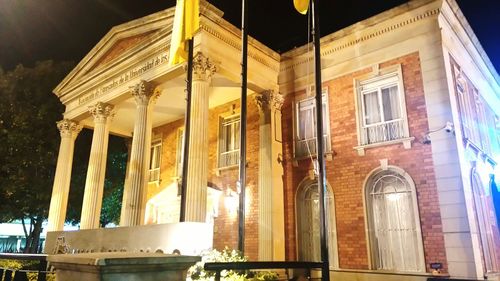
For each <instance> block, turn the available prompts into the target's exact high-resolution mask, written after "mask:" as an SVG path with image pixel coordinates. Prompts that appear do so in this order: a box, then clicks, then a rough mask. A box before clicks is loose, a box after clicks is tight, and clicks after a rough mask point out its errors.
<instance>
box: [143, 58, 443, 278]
mask: <svg viewBox="0 0 500 281" xmlns="http://www.w3.org/2000/svg"><path fill="white" fill-rule="evenodd" d="M396 64H400V65H401V67H402V73H403V83H404V90H405V97H406V109H407V116H408V123H409V130H410V136H414V137H416V138H417V139H418V138H420V137H421V136H422V135H424V134H425V133H426V132H427V131H428V125H427V124H428V123H427V114H426V108H425V99H424V92H423V83H422V75H421V69H420V60H419V55H418V53H413V54H409V55H406V56H403V57H400V58H396V59H393V60H390V61H387V62H384V63H382V64H380V66H379V67H380V69H383V68H385V67H388V66H393V65H396ZM370 71H371V68H366V69H363V70H359V71H356V72H353V73H350V74H347V75H344V76H342V77H339V78H335V79H333V80H330V81H327V82H325V83H324V87H328V95H329V99H328V100H329V109H330V130H331V131H330V134H331V136H332V137H331V144H332V148H333V150H334V156H333V160H331V161H327V162H326V166H327V180H328V182H329V184H330V185H331V187H332V189H333V193H334V200H335V214H336V228H337V243H338V251H339V253H338V256H339V266H340V268H345V269H369V257H368V256H369V253H368V246H367V237H366V230H365V229H366V223H365V214H366V212H365V208H364V205H363V194H364V190H363V183H364V181H365V179H366V178H367V176H368V175H369V173H370V172H371V171H372V170H373V169H375V168H377V167H379V166H380V161H379V160H380V159H388V163H389V165H393V166H397V167H400V168H402V169H403V170H405V171H406V172H407V173H408V174H409V175H410V176H411V178H412V179H413V181H414V183H415V186H416V191H417V200H418V210H419V215H420V224H421V229H422V240H423V248H424V255H425V263H426V265H427V271H430V270H429V268H428V264H429V263H430V262H441V263H443V265H444V269H445V270H444V272H446V268H447V265H446V256H445V248H444V239H443V234H442V225H441V216H440V211H439V203H438V193H437V189H436V181H435V175H434V167H433V160H432V154H431V146H429V145H424V144H422V143H421V142H419V141H414V142H413V143H412V146H411V149H405V148H404V147H403V145H402V144H393V145H386V146H380V147H376V148H370V149H366V154H365V156H358V154H357V152H356V150H354V149H353V147H355V146H357V145H358V139H357V129H356V108H355V93H354V86H353V80H354V79H356V78H358V77H360V76H363V75H365V74H367V73H369V72H370ZM304 95H305V93H304V92H298V93H295V95H288V96H286V98H285V103H284V105H283V111H282V114H283V116H282V128H283V154H284V176H283V180H284V198H285V202H284V204H285V239H286V249H285V251H286V259H287V260H295V259H297V255H296V252H297V249H296V245H297V238H296V218H295V216H296V214H295V196H296V191H297V187H298V185H299V183H300V182H301V181H302V180H303V179H304V178H305V177H306V176H307V175H308V174H309V170H310V169H311V167H312V166H311V163H310V160H308V159H305V160H299V161H298V166H294V165H293V160H294V159H293V124H294V122H293V104H294V102H295V100H298V99H300V98H301V97H303V96H304ZM232 110H239V102H238V101H234V102H230V103H227V104H224V105H221V106H218V107H216V108H213V109H211V110H210V116H209V152H208V153H209V176H208V182H209V186H212V187H216V188H219V189H221V190H223V191H225V190H226V189H227V188H231V189H233V190H234V188H235V185H236V181H237V180H238V168H237V167H234V168H230V169H225V170H221V171H220V173H219V175H218V174H217V153H218V152H217V151H218V148H217V146H218V126H219V121H218V120H219V116H220V115H221V114H224V113H227V112H230V111H232ZM247 122H248V123H247V149H248V150H247V156H248V159H247V161H248V163H247V197H248V200H249V204H248V205H247V210H246V212H247V216H246V225H245V227H246V233H245V234H246V238H245V254H246V255H247V256H249V257H250V259H251V260H257V258H258V194H257V191H258V186H257V185H258V164H259V162H258V157H259V137H258V136H259V114H258V108H257V106H256V105H255V104H254V103H253V102H249V103H248V119H247ZM183 123H184V121H183V120H178V121H175V122H172V123H169V124H166V125H163V126H160V127H157V128H155V129H154V134H161V136H162V150H163V151H162V155H163V157H162V162H161V179H162V184H161V185H160V186H162V187H164V186H166V185H167V184H166V183H168V182H170V181H171V177H174V176H175V173H176V170H175V165H176V164H175V161H176V153H177V152H176V149H177V135H178V129H179V128H181V127H182V126H183ZM164 183H165V184H164ZM157 192H159V190H158V189H156V190H155V188H154V187H150V192H149V193H148V195H149V196H148V197H151V196H153V195H154V194H156V193H157ZM237 225H238V221H237V215H236V214H230V213H229V212H228V211H227V210H226V209H225V207H224V200H223V199H221V201H220V204H219V216H218V217H217V218H216V219H215V225H214V247H215V248H217V249H223V248H224V247H225V246H228V247H230V248H237V236H238V228H237Z"/></svg>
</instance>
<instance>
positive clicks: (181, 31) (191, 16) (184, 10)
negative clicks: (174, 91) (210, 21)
mask: <svg viewBox="0 0 500 281" xmlns="http://www.w3.org/2000/svg"><path fill="white" fill-rule="evenodd" d="M198 28H200V0H177V5H176V6H175V16H174V26H173V29H172V37H171V41H170V54H169V64H170V65H174V64H177V63H181V62H184V61H186V60H187V54H188V46H187V44H186V43H187V40H189V39H192V38H193V35H194V33H195V32H196V31H197V30H198Z"/></svg>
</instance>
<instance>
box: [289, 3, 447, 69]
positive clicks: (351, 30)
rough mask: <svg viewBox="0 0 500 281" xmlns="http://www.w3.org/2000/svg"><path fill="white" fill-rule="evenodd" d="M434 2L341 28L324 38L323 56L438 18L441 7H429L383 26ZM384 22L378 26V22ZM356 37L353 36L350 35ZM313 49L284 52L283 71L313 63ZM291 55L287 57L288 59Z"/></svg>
mask: <svg viewBox="0 0 500 281" xmlns="http://www.w3.org/2000/svg"><path fill="white" fill-rule="evenodd" d="M430 2H432V1H429V0H419V1H411V2H409V3H407V4H404V5H401V6H399V7H396V8H394V9H391V10H389V11H386V12H384V13H382V14H379V15H376V16H374V17H372V18H369V19H367V20H364V21H361V22H359V23H356V24H354V25H352V26H349V27H347V28H344V29H342V30H339V31H337V32H335V33H332V34H330V35H327V36H325V37H323V38H322V39H321V45H322V46H321V47H322V51H321V57H327V56H331V55H332V54H333V53H335V52H339V51H341V50H343V49H346V48H349V47H353V46H355V45H357V44H360V43H362V42H365V41H368V40H372V39H375V38H377V37H380V36H382V35H385V34H387V33H390V32H394V31H396V30H398V29H401V28H403V27H405V26H407V25H410V24H413V23H416V22H418V21H422V20H424V19H427V18H429V17H437V15H438V14H439V11H440V9H439V8H431V9H428V10H423V11H422V12H421V13H419V14H414V13H411V14H410V13H409V14H408V16H404V17H402V19H401V20H399V21H397V22H394V23H391V24H389V25H386V26H382V24H383V23H384V22H386V21H392V20H393V18H394V17H396V16H399V15H403V14H404V13H405V12H408V11H410V10H412V9H416V8H418V7H421V6H424V5H425V4H428V3H430ZM379 24H380V25H381V26H380V27H379V28H377V27H376V25H379ZM368 28H372V30H371V31H369V32H366V33H364V34H363V35H362V36H360V37H359V36H353V35H358V34H359V33H361V32H363V31H364V30H366V29H368ZM349 37H353V38H349ZM309 49H310V46H309V45H307V44H306V45H304V46H302V47H300V48H297V49H294V50H292V51H289V52H286V53H284V54H283V55H282V60H283V62H282V65H281V69H280V72H288V71H292V70H293V69H295V68H297V67H300V66H301V65H304V64H307V63H308V62H310V61H311V60H312V59H313V57H312V54H311V55H310V54H308V50H309ZM286 58H288V60H285V59H286Z"/></svg>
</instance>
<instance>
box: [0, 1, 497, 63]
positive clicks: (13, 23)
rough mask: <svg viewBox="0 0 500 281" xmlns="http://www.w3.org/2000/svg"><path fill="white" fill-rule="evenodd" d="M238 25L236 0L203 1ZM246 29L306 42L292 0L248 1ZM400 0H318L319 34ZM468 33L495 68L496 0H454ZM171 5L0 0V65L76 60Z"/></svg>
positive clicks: (282, 44) (275, 44)
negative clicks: (118, 30) (112, 33)
mask: <svg viewBox="0 0 500 281" xmlns="http://www.w3.org/2000/svg"><path fill="white" fill-rule="evenodd" d="M209 2H210V3H212V4H214V5H215V6H217V7H218V8H220V9H221V10H223V11H224V13H225V14H224V18H225V19H227V20H228V21H230V22H231V23H233V24H234V25H236V26H240V14H241V1H237V0H209ZM248 2H249V6H250V7H249V11H250V17H249V33H250V35H251V36H253V37H255V38H256V39H257V40H259V41H261V42H262V43H264V44H266V45H267V46H269V47H271V48H272V49H274V50H276V51H278V52H283V51H287V50H290V49H292V48H293V47H295V46H301V45H303V44H304V43H305V42H306V40H307V17H305V16H301V15H300V14H298V13H297V12H295V11H294V10H293V5H292V0H248ZM405 2H407V1H404V0H339V1H334V0H320V9H321V13H320V22H321V23H320V27H321V34H322V35H327V34H329V33H332V32H334V31H336V30H339V29H341V28H343V27H346V26H349V25H351V24H353V23H356V22H358V21H360V20H363V19H366V18H368V17H370V16H372V15H376V14H378V13H380V12H382V11H384V10H387V9H389V8H392V7H395V6H397V5H399V4H402V3H405ZM458 3H459V5H460V7H461V8H462V11H463V12H464V14H465V16H466V17H467V19H468V21H469V23H470V25H471V26H472V28H473V30H474V32H475V33H476V35H477V37H478V38H479V40H480V42H481V44H482V46H483V48H484V49H485V50H486V52H487V54H488V55H489V57H490V59H491V61H492V62H493V64H494V65H495V67H496V69H497V70H500V36H499V35H498V29H499V28H500V21H499V19H498V17H499V15H500V1H498V0H475V1H472V0H458ZM174 4H175V0H134V1H132V0H127V1H125V0H43V1H42V0H0V66H1V67H3V68H4V69H12V68H13V67H14V66H15V65H17V64H20V63H22V64H24V65H27V66H31V65H33V64H34V62H35V61H37V60H46V59H54V60H71V61H75V62H78V61H80V60H81V59H82V58H83V57H84V56H85V55H86V54H87V53H88V52H89V51H90V50H91V49H92V47H93V46H94V45H95V44H97V42H98V41H99V40H100V39H101V38H102V36H104V35H105V34H106V33H107V32H108V31H109V29H110V28H111V27H113V26H114V25H118V24H121V23H124V22H127V21H130V20H132V19H135V18H139V17H141V16H145V15H148V14H151V13H154V12H157V11H160V10H163V9H166V8H169V7H172V6H173V5H174Z"/></svg>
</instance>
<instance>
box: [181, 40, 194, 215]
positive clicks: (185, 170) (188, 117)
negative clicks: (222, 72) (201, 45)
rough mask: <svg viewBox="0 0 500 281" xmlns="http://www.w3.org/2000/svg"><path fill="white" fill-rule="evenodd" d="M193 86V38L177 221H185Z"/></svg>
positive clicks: (190, 53)
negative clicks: (179, 208) (179, 205)
mask: <svg viewBox="0 0 500 281" xmlns="http://www.w3.org/2000/svg"><path fill="white" fill-rule="evenodd" d="M192 86H193V39H191V40H188V61H187V79H186V118H185V120H184V142H183V153H182V155H183V156H182V177H181V210H180V215H179V221H180V222H184V221H186V190H187V186H186V185H187V176H188V161H189V136H190V131H191V126H190V125H189V124H190V123H191V89H192Z"/></svg>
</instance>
